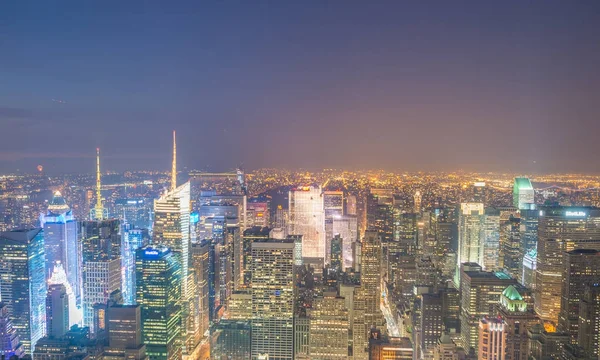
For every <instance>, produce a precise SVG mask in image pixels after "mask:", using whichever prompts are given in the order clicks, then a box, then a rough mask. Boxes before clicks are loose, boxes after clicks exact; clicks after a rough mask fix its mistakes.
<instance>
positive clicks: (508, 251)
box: [502, 216, 524, 282]
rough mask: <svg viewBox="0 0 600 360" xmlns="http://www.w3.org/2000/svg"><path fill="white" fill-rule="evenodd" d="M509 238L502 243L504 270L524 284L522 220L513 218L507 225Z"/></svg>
mask: <svg viewBox="0 0 600 360" xmlns="http://www.w3.org/2000/svg"><path fill="white" fill-rule="evenodd" d="M505 229H506V232H507V236H506V238H505V239H504V240H505V241H503V243H502V256H503V258H504V259H503V261H502V264H503V269H504V272H506V273H507V274H509V275H510V276H511V277H513V278H515V279H517V281H519V282H522V279H521V276H522V275H523V255H524V250H523V248H522V242H521V230H520V229H521V219H520V218H518V217H514V216H511V217H510V219H509V220H508V221H507V222H506V224H505Z"/></svg>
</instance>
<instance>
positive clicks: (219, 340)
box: [210, 319, 252, 360]
mask: <svg viewBox="0 0 600 360" xmlns="http://www.w3.org/2000/svg"><path fill="white" fill-rule="evenodd" d="M251 331H252V327H251V326H250V321H240V320H226V319H223V320H221V321H219V322H218V323H217V324H215V326H214V328H213V330H212V331H211V334H210V353H211V354H210V356H211V359H213V360H229V359H251V358H252V353H251V349H250V345H251V339H252V336H251Z"/></svg>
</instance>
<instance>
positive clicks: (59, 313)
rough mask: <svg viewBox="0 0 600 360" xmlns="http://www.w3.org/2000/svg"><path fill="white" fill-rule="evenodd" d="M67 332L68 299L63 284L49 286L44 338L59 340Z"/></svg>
mask: <svg viewBox="0 0 600 360" xmlns="http://www.w3.org/2000/svg"><path fill="white" fill-rule="evenodd" d="M67 331H69V297H68V296H67V288H66V287H65V286H64V285H63V284H56V285H50V286H49V287H48V296H46V336H47V337H54V338H60V337H62V336H64V335H65V333H66V332H67Z"/></svg>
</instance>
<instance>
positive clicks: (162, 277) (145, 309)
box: [136, 246, 183, 360]
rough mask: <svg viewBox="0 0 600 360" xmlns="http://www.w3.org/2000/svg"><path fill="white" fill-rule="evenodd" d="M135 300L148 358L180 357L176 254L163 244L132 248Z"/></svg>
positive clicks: (178, 288) (177, 257)
mask: <svg viewBox="0 0 600 360" xmlns="http://www.w3.org/2000/svg"><path fill="white" fill-rule="evenodd" d="M136 272H137V274H136V299H137V302H138V304H139V305H140V306H141V320H142V340H143V342H144V344H146V351H147V354H148V356H149V357H150V359H166V360H176V359H181V355H182V347H183V343H182V334H183V331H182V318H181V316H182V310H181V302H182V301H181V289H182V285H181V282H182V277H181V262H180V260H179V254H176V253H174V252H172V251H171V250H170V249H168V248H166V247H160V246H158V247H151V246H145V247H143V248H140V249H138V250H137V251H136Z"/></svg>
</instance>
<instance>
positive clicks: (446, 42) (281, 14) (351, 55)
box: [0, 0, 600, 173]
mask: <svg viewBox="0 0 600 360" xmlns="http://www.w3.org/2000/svg"><path fill="white" fill-rule="evenodd" d="M172 129H176V130H177V131H178V154H179V165H180V166H181V167H183V166H187V167H190V168H202V169H212V170H223V169H228V168H233V167H235V166H237V165H240V164H243V166H244V167H245V168H247V169H253V168H257V167H287V168H295V167H305V168H320V167H346V168H386V169H393V170H436V169H439V170H451V169H459V168H461V169H465V170H492V171H498V170H506V171H519V172H540V171H541V172H551V171H561V172H562V171H579V172H593V173H596V172H600V161H598V160H597V158H598V155H597V154H598V153H599V152H600V141H598V140H597V139H598V133H599V131H600V2H599V1H541V0H540V1H522V0H520V1H396V0H394V1H343V0H340V1H334V0H331V1H328V0H323V1H285V0H284V1H197V0H194V1H144V2H142V1H27V0H25V1H3V2H1V3H0V134H1V135H2V136H1V137H0V173H1V172H8V171H14V170H16V169H21V171H27V172H31V171H34V169H35V166H36V165H37V164H42V165H44V166H45V168H46V170H47V171H48V172H53V173H56V172H62V171H69V172H79V171H81V172H92V171H93V170H94V161H93V159H91V158H92V157H93V156H94V152H95V148H96V147H97V146H99V147H101V149H102V153H103V155H104V157H105V159H104V163H103V167H104V169H107V170H119V171H122V170H126V169H143V168H151V169H164V170H168V169H169V156H170V155H169V152H170V147H171V133H170V131H171V130H172Z"/></svg>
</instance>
